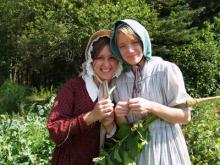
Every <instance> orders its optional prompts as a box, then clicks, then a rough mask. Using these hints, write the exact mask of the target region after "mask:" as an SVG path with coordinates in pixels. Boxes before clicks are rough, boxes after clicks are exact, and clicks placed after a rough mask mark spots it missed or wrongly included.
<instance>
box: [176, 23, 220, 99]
mask: <svg viewBox="0 0 220 165" xmlns="http://www.w3.org/2000/svg"><path fill="white" fill-rule="evenodd" d="M211 30H212V27H210V26H209V24H207V28H206V29H204V30H202V31H201V35H200V37H199V38H195V39H193V40H192V44H190V45H187V46H185V47H184V48H182V49H180V48H176V50H175V53H176V56H175V57H173V58H174V59H173V60H175V61H176V63H177V64H178V65H179V66H180V68H181V69H182V70H183V74H184V77H185V81H186V85H187V89H188V90H189V92H190V93H191V94H192V96H196V95H198V96H210V95H215V93H216V91H217V90H218V89H219V83H218V81H219V80H220V72H219V69H220V64H219V61H220V55H219V54H220V51H219V50H220V44H219V41H218V42H216V37H215V36H214V33H212V32H211Z"/></svg>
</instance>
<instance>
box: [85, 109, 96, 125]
mask: <svg viewBox="0 0 220 165" xmlns="http://www.w3.org/2000/svg"><path fill="white" fill-rule="evenodd" d="M83 119H84V121H85V122H86V124H87V125H90V124H92V123H94V122H95V117H94V114H93V111H89V112H87V113H86V114H85V115H84V116H83Z"/></svg>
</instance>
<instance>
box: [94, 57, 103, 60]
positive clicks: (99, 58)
mask: <svg viewBox="0 0 220 165" xmlns="http://www.w3.org/2000/svg"><path fill="white" fill-rule="evenodd" d="M102 59H103V57H96V58H94V60H102Z"/></svg>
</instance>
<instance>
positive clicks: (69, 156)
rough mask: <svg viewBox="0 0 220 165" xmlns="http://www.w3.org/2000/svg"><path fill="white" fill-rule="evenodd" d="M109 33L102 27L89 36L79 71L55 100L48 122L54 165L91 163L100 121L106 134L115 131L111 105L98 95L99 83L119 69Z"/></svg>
mask: <svg viewBox="0 0 220 165" xmlns="http://www.w3.org/2000/svg"><path fill="white" fill-rule="evenodd" d="M110 35H111V32H110V31H109V30H101V31H98V32H96V33H94V34H93V35H92V36H91V38H90V40H89V42H88V44H87V48H86V51H85V57H86V62H85V63H84V64H83V68H84V69H83V72H82V75H81V76H80V77H77V78H73V79H71V80H68V81H67V82H66V83H65V84H64V86H63V87H62V89H61V90H60V92H59V94H58V96H57V98H56V100H55V102H54V105H53V107H52V110H51V114H50V116H49V118H48V123H47V128H48V130H49V134H50V138H51V139H52V140H53V142H54V143H55V144H56V147H55V150H54V153H53V156H52V162H51V164H53V165H90V164H93V162H92V159H93V158H94V157H97V156H98V154H99V146H100V128H101V125H102V127H103V128H105V130H106V132H107V136H110V135H111V134H114V132H112V131H115V124H114V121H113V119H114V113H113V106H114V105H113V103H112V102H111V100H110V99H98V95H99V86H100V84H101V83H102V82H103V81H104V80H107V81H110V80H111V79H112V78H113V77H117V76H118V75H119V74H120V71H121V65H120V64H119V62H118V61H117V60H116V59H115V57H114V56H113V54H112V51H111V49H110V45H109V42H110Z"/></svg>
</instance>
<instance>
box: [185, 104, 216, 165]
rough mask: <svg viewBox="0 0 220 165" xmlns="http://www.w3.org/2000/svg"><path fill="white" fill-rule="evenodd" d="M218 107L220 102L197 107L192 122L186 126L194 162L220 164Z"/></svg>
mask: <svg viewBox="0 0 220 165" xmlns="http://www.w3.org/2000/svg"><path fill="white" fill-rule="evenodd" d="M216 107H220V102H216V103H210V104H202V105H200V106H198V107H196V108H195V110H194V111H192V121H191V123H190V124H188V125H187V126H185V127H184V134H185V138H186V139H187V146H188V150H189V154H190V159H191V161H192V164H204V165H208V164H216V165H219V164H220V163H219V162H220V123H219V121H218V120H217V117H216V116H215V113H214V109H215V108H216Z"/></svg>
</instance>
